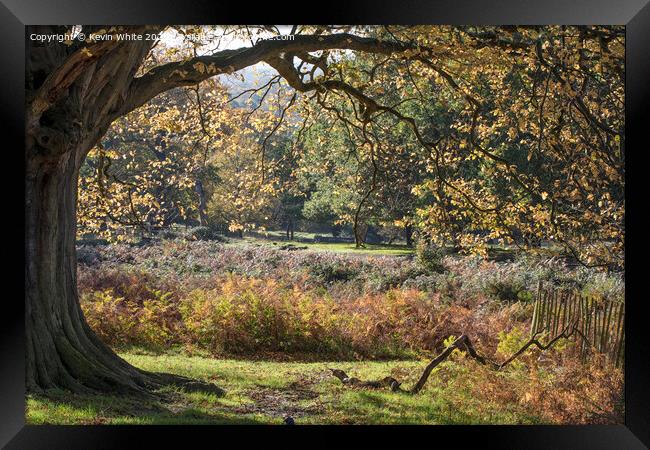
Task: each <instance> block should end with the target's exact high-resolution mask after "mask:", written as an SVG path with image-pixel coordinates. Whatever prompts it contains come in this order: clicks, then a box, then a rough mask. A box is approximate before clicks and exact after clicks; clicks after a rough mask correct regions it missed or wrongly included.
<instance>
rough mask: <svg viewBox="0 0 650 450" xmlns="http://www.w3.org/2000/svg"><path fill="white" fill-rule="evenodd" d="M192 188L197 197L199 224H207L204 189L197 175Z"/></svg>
mask: <svg viewBox="0 0 650 450" xmlns="http://www.w3.org/2000/svg"><path fill="white" fill-rule="evenodd" d="M194 190H195V191H196V195H197V196H198V199H199V208H198V210H199V224H200V225H201V226H207V225H208V215H207V212H206V211H207V200H206V198H205V189H203V182H202V181H201V179H200V178H198V177H197V179H196V181H195V183H194Z"/></svg>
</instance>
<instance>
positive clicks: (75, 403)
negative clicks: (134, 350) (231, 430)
mask: <svg viewBox="0 0 650 450" xmlns="http://www.w3.org/2000/svg"><path fill="white" fill-rule="evenodd" d="M192 392H193V393H201V394H205V396H206V398H207V399H209V398H210V397H211V396H212V397H213V401H209V400H207V401H206V400H204V401H198V402H197V401H196V400H193V399H192V398H191V396H188V395H187V393H186V392H184V391H173V390H168V391H162V392H160V393H159V394H160V395H159V396H158V398H159V399H157V400H149V399H147V400H145V399H142V398H141V397H125V396H119V397H118V396H113V395H80V394H72V393H69V392H66V391H61V390H51V391H47V392H45V393H42V394H31V395H29V396H28V398H27V411H26V416H27V423H28V424H33V425H46V424H56V425H65V424H75V425H102V424H133V425H138V424H141V425H174V424H178V425H204V424H210V425H255V424H268V423H269V421H268V420H267V421H262V420H260V418H256V417H250V416H242V415H241V414H237V413H234V412H232V411H229V409H230V408H229V407H227V406H225V405H221V404H219V403H218V402H217V401H215V400H214V394H213V393H210V392H201V391H198V390H192Z"/></svg>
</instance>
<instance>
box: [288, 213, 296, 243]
mask: <svg viewBox="0 0 650 450" xmlns="http://www.w3.org/2000/svg"><path fill="white" fill-rule="evenodd" d="M293 227H294V225H293V218H292V217H289V218H288V219H287V240H290V241H293Z"/></svg>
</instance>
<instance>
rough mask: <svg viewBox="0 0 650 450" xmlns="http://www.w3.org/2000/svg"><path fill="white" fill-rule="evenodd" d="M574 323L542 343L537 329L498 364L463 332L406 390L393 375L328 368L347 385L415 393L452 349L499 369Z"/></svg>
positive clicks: (569, 329) (570, 329) (570, 330)
mask: <svg viewBox="0 0 650 450" xmlns="http://www.w3.org/2000/svg"><path fill="white" fill-rule="evenodd" d="M576 325H577V322H572V323H570V324H568V325H567V326H566V327H565V328H564V329H563V330H562V332H561V333H560V334H558V335H557V336H555V337H554V338H553V339H551V340H550V341H549V342H548V343H546V344H542V343H541V342H540V341H539V339H538V337H539V335H540V334H542V333H543V332H544V331H545V330H540V331H538V332H537V333H535V334H534V335H533V336H532V337H531V338H530V339H529V340H528V341H527V342H526V343H525V344H524V345H522V346H521V348H520V349H519V350H517V351H516V352H515V353H513V354H512V356H510V357H509V358H508V359H506V360H505V361H504V362H502V363H501V364H498V363H496V362H494V361H491V360H490V359H488V358H486V357H485V356H482V355H480V354H479V353H478V352H477V351H476V349H475V348H474V345H473V344H472V341H471V340H470V339H469V337H468V336H467V335H465V334H462V335H460V336H459V337H458V338H457V339H456V340H455V341H454V342H452V343H451V345H449V346H448V347H447V348H446V349H444V350H443V352H442V353H440V354H439V355H438V356H436V357H435V358H434V359H433V360H432V361H431V362H430V363H429V364H428V365H427V366H426V367H425V368H424V372H422V375H421V376H420V379H419V380H418V381H417V383H415V385H414V386H413V387H412V388H411V389H410V390H408V391H405V390H403V389H402V388H401V387H400V386H401V383H400V382H399V381H397V380H396V379H395V378H393V377H385V378H382V379H381V380H377V381H363V380H360V379H359V378H354V377H349V376H348V375H347V374H346V373H345V372H344V371H342V370H340V369H330V370H331V371H332V375H334V376H335V377H336V378H338V379H339V380H341V382H342V383H343V384H345V385H348V386H352V387H357V388H371V389H379V388H382V387H388V388H390V390H391V391H393V392H397V391H400V392H408V393H410V394H417V393H418V392H420V391H421V390H422V388H423V387H424V385H425V384H426V382H427V380H428V379H429V375H431V372H432V371H433V369H435V368H436V367H437V366H438V365H439V364H440V363H442V362H444V361H445V360H446V359H447V358H449V356H450V355H451V354H452V352H453V351H454V350H461V351H464V352H465V353H467V355H469V356H470V357H471V358H473V359H475V360H476V361H478V362H479V363H481V364H483V365H486V366H489V367H491V368H492V369H494V370H501V369H503V368H504V367H506V366H507V365H508V364H510V363H511V362H513V361H514V360H515V359H517V358H518V357H519V356H521V355H522V354H523V353H524V352H525V351H526V350H528V348H530V347H531V346H535V347H537V348H539V349H540V350H542V351H544V350H548V349H549V348H551V347H553V346H554V345H555V344H557V342H558V341H559V340H560V339H568V338H569V337H571V336H572V335H573V334H574V333H575V331H576Z"/></svg>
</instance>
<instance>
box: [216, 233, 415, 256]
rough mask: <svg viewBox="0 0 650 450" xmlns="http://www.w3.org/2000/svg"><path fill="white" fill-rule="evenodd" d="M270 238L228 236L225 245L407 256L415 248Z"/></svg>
mask: <svg viewBox="0 0 650 450" xmlns="http://www.w3.org/2000/svg"><path fill="white" fill-rule="evenodd" d="M272 237H273V235H269V238H270V239H264V238H258V237H252V236H247V237H244V238H243V239H234V238H230V241H229V243H228V244H227V245H261V246H270V247H280V246H283V245H288V244H289V245H294V246H296V247H298V248H300V247H307V248H306V249H305V250H314V251H326V252H335V253H348V254H359V255H377V256H409V255H414V254H415V249H414V248H413V247H409V246H407V245H404V244H365V246H364V247H363V248H356V246H355V244H354V243H353V242H298V241H284V240H277V241H276V240H272Z"/></svg>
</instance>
